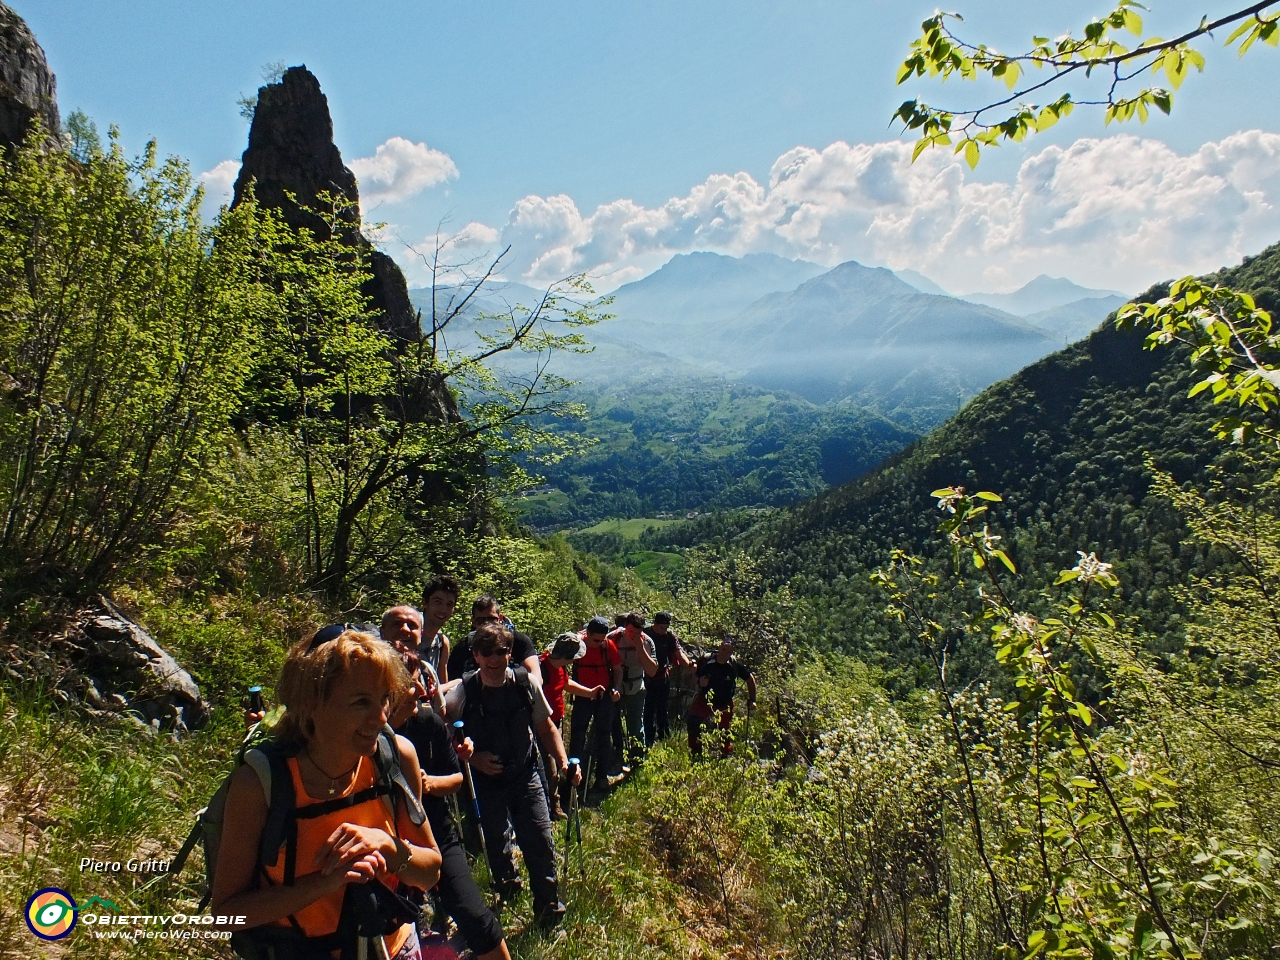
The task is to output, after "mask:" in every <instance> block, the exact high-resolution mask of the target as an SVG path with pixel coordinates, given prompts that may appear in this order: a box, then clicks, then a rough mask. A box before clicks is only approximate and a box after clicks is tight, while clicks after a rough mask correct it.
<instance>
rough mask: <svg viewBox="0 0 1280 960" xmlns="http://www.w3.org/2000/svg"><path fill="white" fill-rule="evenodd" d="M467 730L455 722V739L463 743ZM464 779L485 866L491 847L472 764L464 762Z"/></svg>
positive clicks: (461, 723) (464, 725) (463, 725)
mask: <svg viewBox="0 0 1280 960" xmlns="http://www.w3.org/2000/svg"><path fill="white" fill-rule="evenodd" d="M465 730H466V724H465V723H463V722H462V721H461V720H455V721H453V736H454V739H455V740H456V741H457V742H458V743H461V742H462V739H463V735H464V733H465ZM462 779H463V780H464V781H466V784H467V796H469V797H470V798H471V812H472V814H474V815H475V818H476V833H477V834H479V836H480V852H481V853H482V854H483V855H484V862H485V864H488V863H489V846H488V844H487V843H485V839H484V821H482V820H481V819H480V799H479V798H478V797H477V796H476V783H475V781H474V780H473V779H471V764H470V763H469V762H468V761H466V760H463V761H462Z"/></svg>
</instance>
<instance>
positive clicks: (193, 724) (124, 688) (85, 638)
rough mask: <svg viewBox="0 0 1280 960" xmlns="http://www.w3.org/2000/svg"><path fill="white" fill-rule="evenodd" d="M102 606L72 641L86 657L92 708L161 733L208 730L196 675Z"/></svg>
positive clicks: (107, 604)
mask: <svg viewBox="0 0 1280 960" xmlns="http://www.w3.org/2000/svg"><path fill="white" fill-rule="evenodd" d="M98 604H99V605H98V606H95V607H92V608H90V609H89V610H86V611H85V612H84V613H83V614H81V616H80V619H79V622H78V624H77V627H78V629H77V630H75V631H74V632H73V634H72V636H71V637H70V639H71V640H72V642H73V643H75V644H76V645H77V646H79V647H80V651H81V653H80V656H79V657H78V658H77V659H79V660H80V663H79V664H78V666H79V671H80V674H81V676H82V678H83V680H84V684H85V685H84V688H83V690H82V694H81V695H82V696H83V698H84V700H85V702H86V704H87V705H88V706H89V707H90V708H91V709H94V710H98V711H106V712H109V713H119V714H124V715H126V716H129V717H131V718H132V719H134V720H136V721H137V722H139V723H140V724H142V725H144V726H148V727H151V728H152V729H156V730H173V731H175V732H184V731H186V730H189V729H190V730H194V729H196V728H198V727H200V726H202V725H203V724H204V722H205V721H206V720H207V719H208V717H209V706H208V704H206V703H205V702H204V699H203V698H202V697H201V696H200V688H199V687H198V686H196V682H195V681H194V680H192V679H191V674H189V673H187V671H185V670H183V669H182V667H180V666H178V662H177V661H176V660H174V659H173V657H171V656H170V655H169V654H168V653H167V652H166V651H165V650H164V649H163V648H162V647H161V646H160V645H159V644H158V643H156V642H155V640H153V639H151V636H150V634H148V633H147V631H145V630H143V629H142V627H140V626H138V625H137V624H136V623H134V622H133V621H132V620H130V619H129V618H128V617H127V616H125V614H124V613H123V612H121V610H120V609H119V608H118V607H116V605H115V604H113V603H112V602H111V601H110V600H108V599H107V598H106V597H100V598H99V600H98Z"/></svg>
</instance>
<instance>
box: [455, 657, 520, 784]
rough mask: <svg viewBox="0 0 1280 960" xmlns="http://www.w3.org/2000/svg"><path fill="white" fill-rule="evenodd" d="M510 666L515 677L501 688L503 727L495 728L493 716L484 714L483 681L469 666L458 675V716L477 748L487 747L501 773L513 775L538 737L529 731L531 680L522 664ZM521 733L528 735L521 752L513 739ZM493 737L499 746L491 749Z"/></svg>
mask: <svg viewBox="0 0 1280 960" xmlns="http://www.w3.org/2000/svg"><path fill="white" fill-rule="evenodd" d="M510 670H511V673H512V675H513V676H514V678H515V679H514V681H513V682H512V683H508V684H504V685H503V687H502V688H501V689H502V690H503V691H504V693H503V696H504V697H505V698H506V700H505V703H504V706H505V707H506V709H505V710H503V711H502V713H504V714H506V715H507V717H508V720H507V727H506V729H503V730H499V729H497V728H496V727H495V720H494V718H493V717H491V716H487V715H486V711H485V708H484V681H483V680H482V679H481V678H480V671H479V670H473V671H472V672H470V673H468V674H466V675H465V676H463V678H462V689H463V691H464V701H465V702H464V704H463V707H462V720H463V721H464V722H465V724H466V730H467V732H468V733H469V734H470V735H471V738H472V739H473V740H474V741H475V743H476V748H477V749H483V750H490V751H492V752H493V753H496V754H497V755H498V757H499V759H500V760H501V761H502V766H503V773H504V776H516V775H518V774H519V773H520V772H522V771H523V770H524V769H525V767H526V765H527V764H528V763H529V761H530V760H531V759H532V758H533V757H535V756H536V754H537V749H538V738H537V736H536V735H535V734H534V731H533V681H531V680H530V679H529V671H528V670H526V669H525V668H524V667H511V668H510ZM525 735H527V736H528V738H529V740H528V743H529V746H528V748H527V750H526V751H525V752H524V754H523V756H521V755H519V753H518V751H519V750H520V749H521V748H520V747H519V746H517V742H518V739H521V738H523V736H525ZM495 740H497V741H499V742H500V743H501V746H502V748H501V749H494V747H495V743H494V741H495ZM482 741H483V745H482Z"/></svg>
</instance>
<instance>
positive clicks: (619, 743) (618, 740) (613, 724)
mask: <svg viewBox="0 0 1280 960" xmlns="http://www.w3.org/2000/svg"><path fill="white" fill-rule="evenodd" d="M626 625H627V615H626V614H625V613H617V614H614V616H613V630H611V631H610V632H609V639H610V640H612V641H613V645H614V646H615V647H616V646H617V645H618V639H617V638H618V635H620V634H621V633H622V628H623V627H625V626H626ZM619 655H621V651H619ZM618 689H619V691H621V689H622V685H621V684H619V685H618ZM609 736H610V742H611V743H612V745H613V755H614V757H615V758H616V759H615V761H614V762H615V763H616V764H617V767H616V768H615V769H614V770H613V771H612V772H613V773H615V774H617V775H618V776H622V773H623V770H622V763H623V761H624V760H625V759H626V748H627V740H626V736H625V734H623V732H622V705H621V703H619V705H618V706H617V707H615V708H614V711H613V719H612V720H611V721H610V723H609ZM627 772H628V773H630V770H628V771H627Z"/></svg>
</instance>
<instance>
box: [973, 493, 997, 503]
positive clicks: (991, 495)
mask: <svg viewBox="0 0 1280 960" xmlns="http://www.w3.org/2000/svg"><path fill="white" fill-rule="evenodd" d="M975 496H977V498H978V499H979V500H990V501H992V502H993V503H1004V500H1003V499H1002V498H1001V497H1000V496H999V494H995V493H991V492H989V491H987V490H980V491H979V492H978V493H977V494H975Z"/></svg>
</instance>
